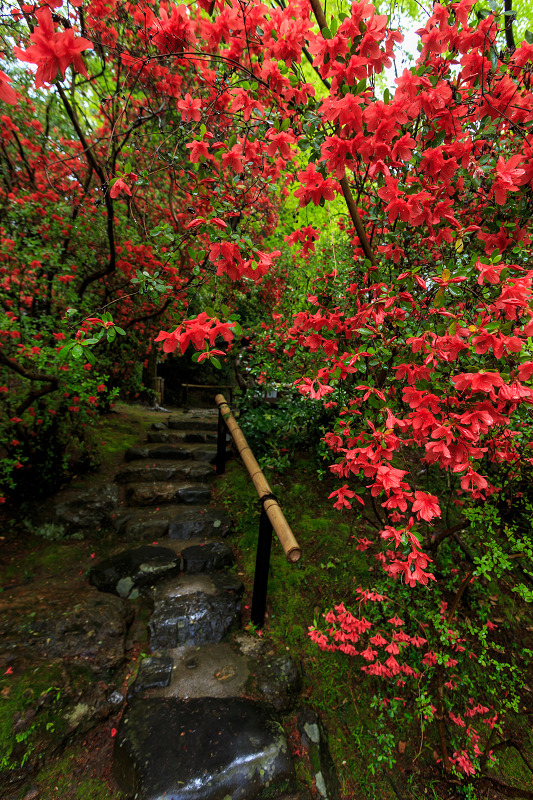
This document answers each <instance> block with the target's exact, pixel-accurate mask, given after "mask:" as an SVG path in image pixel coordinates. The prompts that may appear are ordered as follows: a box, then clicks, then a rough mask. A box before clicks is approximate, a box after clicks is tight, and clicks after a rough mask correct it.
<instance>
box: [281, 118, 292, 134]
mask: <svg viewBox="0 0 533 800" xmlns="http://www.w3.org/2000/svg"><path fill="white" fill-rule="evenodd" d="M290 124H291V121H290V119H284V120H283V122H282V123H281V127H280V131H286V130H287V129H288V127H289V125H290Z"/></svg>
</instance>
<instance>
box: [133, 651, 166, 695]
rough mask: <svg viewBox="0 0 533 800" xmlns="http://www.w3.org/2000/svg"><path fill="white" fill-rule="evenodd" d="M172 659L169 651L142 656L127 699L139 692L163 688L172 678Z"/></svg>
mask: <svg viewBox="0 0 533 800" xmlns="http://www.w3.org/2000/svg"><path fill="white" fill-rule="evenodd" d="M173 666H174V659H173V657H172V655H171V654H170V653H154V654H153V655H151V656H148V657H147V658H143V660H142V661H141V664H140V666H139V671H138V672H137V677H136V678H135V683H134V684H133V686H132V688H131V690H130V691H129V694H128V699H129V698H130V697H132V696H134V695H136V694H139V693H140V692H147V691H150V690H153V689H165V688H166V687H167V686H169V684H170V682H171V680H172V671H173Z"/></svg>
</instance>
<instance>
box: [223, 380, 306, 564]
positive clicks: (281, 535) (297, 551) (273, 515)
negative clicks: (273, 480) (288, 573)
mask: <svg viewBox="0 0 533 800" xmlns="http://www.w3.org/2000/svg"><path fill="white" fill-rule="evenodd" d="M215 403H216V404H217V406H218V408H219V410H220V413H221V414H222V416H223V418H224V422H225V423H226V426H227V428H228V430H229V432H230V433H231V436H232V437H233V441H234V442H235V445H236V447H237V450H238V451H239V455H240V456H241V458H242V460H243V461H244V465H245V467H246V469H247V470H248V473H249V475H250V478H251V479H252V481H253V484H254V486H255V488H256V490H257V494H258V495H259V499H260V500H261V499H262V498H263V497H266V499H265V500H264V501H262V502H263V508H264V509H265V513H266V514H267V516H268V518H269V520H270V522H271V523H272V527H273V529H274V530H275V532H276V536H277V537H278V539H279V543H280V544H281V546H282V548H283V552H284V553H285V555H286V557H287V561H290V562H291V563H292V564H294V563H296V562H297V561H299V560H300V558H301V556H302V550H301V548H300V545H299V544H298V542H297V541H296V539H295V537H294V534H293V532H292V530H291V528H290V525H289V523H288V522H287V520H286V519H285V515H284V514H283V511H282V510H281V508H280V507H279V503H278V502H277V500H275V499H274V497H272V496H271V495H272V489H271V488H270V486H269V484H268V481H267V479H266V478H265V476H264V475H263V473H262V471H261V467H260V466H259V464H258V463H257V461H256V459H255V456H254V454H253V453H252V451H251V449H250V445H249V444H248V442H247V441H246V439H245V438H244V434H243V432H242V431H241V429H240V427H239V425H238V423H237V420H236V419H235V417H234V416H233V414H232V413H231V409H230V407H229V405H228V404H227V402H226V399H225V397H224V395H223V394H217V395H216V397H215ZM269 495H270V496H269Z"/></svg>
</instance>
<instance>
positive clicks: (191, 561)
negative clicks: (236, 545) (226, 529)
mask: <svg viewBox="0 0 533 800" xmlns="http://www.w3.org/2000/svg"><path fill="white" fill-rule="evenodd" d="M181 556H182V558H183V571H184V572H189V573H194V572H215V571H216V570H218V569H224V567H231V566H232V565H233V564H234V562H235V559H234V557H233V552H232V550H231V548H230V547H228V546H227V544H224V542H209V543H207V544H197V545H191V546H190V547H185V548H184V549H183V550H182V551H181Z"/></svg>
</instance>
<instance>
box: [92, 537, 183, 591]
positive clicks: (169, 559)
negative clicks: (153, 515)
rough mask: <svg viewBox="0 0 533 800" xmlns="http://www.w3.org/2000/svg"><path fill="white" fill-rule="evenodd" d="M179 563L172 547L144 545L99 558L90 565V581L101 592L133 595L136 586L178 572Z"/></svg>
mask: <svg viewBox="0 0 533 800" xmlns="http://www.w3.org/2000/svg"><path fill="white" fill-rule="evenodd" d="M181 566H182V561H181V557H180V555H178V554H177V553H176V552H175V551H174V550H173V549H171V548H168V547H158V546H154V545H143V546H142V547H136V548H135V549H133V550H125V551H124V552H122V553H118V554H117V555H115V556H111V557H110V558H106V559H105V560H104V561H100V563H99V564H96V565H95V566H94V567H93V568H92V569H91V571H90V573H89V583H91V584H92V585H93V586H96V588H97V589H99V590H100V591H101V592H112V593H114V594H118V595H119V596H120V597H128V598H130V599H134V598H135V597H137V596H138V594H139V589H141V588H143V587H145V586H153V584H155V583H157V581H160V580H162V579H163V578H164V577H165V576H167V577H168V576H169V575H175V574H177V573H179V572H180V570H181Z"/></svg>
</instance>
